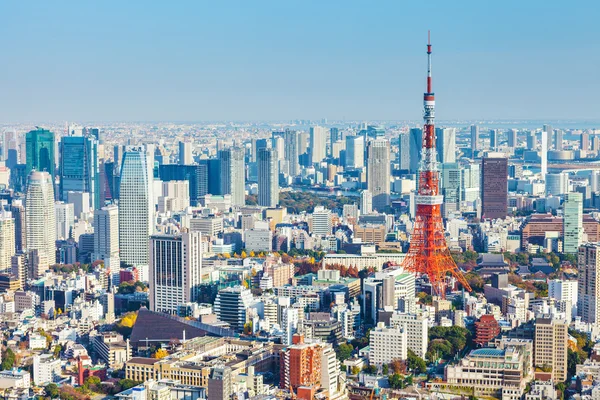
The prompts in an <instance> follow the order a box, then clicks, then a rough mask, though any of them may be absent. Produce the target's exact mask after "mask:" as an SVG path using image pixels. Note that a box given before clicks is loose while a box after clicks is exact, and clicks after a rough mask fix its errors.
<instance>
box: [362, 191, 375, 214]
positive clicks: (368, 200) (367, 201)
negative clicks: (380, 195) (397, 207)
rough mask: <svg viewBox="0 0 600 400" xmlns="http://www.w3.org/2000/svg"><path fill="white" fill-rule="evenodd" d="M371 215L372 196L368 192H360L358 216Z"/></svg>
mask: <svg viewBox="0 0 600 400" xmlns="http://www.w3.org/2000/svg"><path fill="white" fill-rule="evenodd" d="M371 213H373V194H372V193H371V192H369V191H368V190H363V191H362V192H360V214H361V215H367V214H371Z"/></svg>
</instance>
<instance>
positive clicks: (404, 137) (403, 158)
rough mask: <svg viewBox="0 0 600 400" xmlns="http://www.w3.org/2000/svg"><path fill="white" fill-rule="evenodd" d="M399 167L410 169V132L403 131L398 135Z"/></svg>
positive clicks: (405, 169) (403, 169) (402, 169)
mask: <svg viewBox="0 0 600 400" xmlns="http://www.w3.org/2000/svg"><path fill="white" fill-rule="evenodd" d="M398 169H400V170H401V171H409V170H410V133H408V132H402V133H400V135H399V136H398Z"/></svg>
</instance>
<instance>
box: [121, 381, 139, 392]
mask: <svg viewBox="0 0 600 400" xmlns="http://www.w3.org/2000/svg"><path fill="white" fill-rule="evenodd" d="M137 385H139V382H136V381H134V380H131V379H121V380H119V386H121V389H122V390H127V389H131V388H132V387H134V386H137Z"/></svg>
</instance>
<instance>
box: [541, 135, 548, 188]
mask: <svg viewBox="0 0 600 400" xmlns="http://www.w3.org/2000/svg"><path fill="white" fill-rule="evenodd" d="M540 158H541V161H542V162H541V171H540V175H541V177H542V180H544V179H545V178H546V174H547V173H548V132H542V154H540Z"/></svg>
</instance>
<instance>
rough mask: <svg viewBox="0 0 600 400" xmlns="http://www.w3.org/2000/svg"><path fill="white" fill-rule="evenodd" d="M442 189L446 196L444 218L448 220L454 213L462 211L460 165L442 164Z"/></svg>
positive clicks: (443, 205) (443, 208)
mask: <svg viewBox="0 0 600 400" xmlns="http://www.w3.org/2000/svg"><path fill="white" fill-rule="evenodd" d="M441 178H442V182H441V188H442V194H443V195H444V203H443V204H442V216H443V217H444V218H448V217H449V216H450V214H451V213H452V212H455V211H458V210H459V209H460V192H461V182H460V180H461V170H460V168H459V166H458V163H444V164H441Z"/></svg>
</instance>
